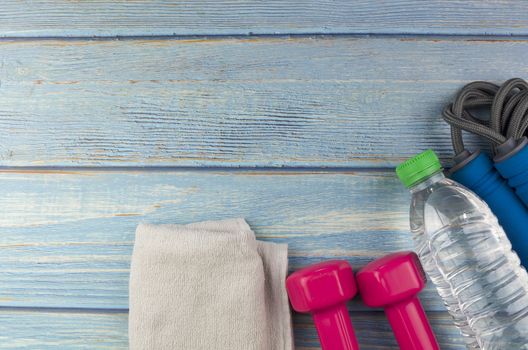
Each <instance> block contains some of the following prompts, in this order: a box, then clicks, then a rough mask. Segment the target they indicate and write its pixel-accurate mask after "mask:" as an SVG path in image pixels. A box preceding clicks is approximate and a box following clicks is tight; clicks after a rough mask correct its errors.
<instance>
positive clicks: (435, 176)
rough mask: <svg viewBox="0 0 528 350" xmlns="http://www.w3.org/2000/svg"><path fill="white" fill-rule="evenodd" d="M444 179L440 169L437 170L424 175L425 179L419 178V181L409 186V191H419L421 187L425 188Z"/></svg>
mask: <svg viewBox="0 0 528 350" xmlns="http://www.w3.org/2000/svg"><path fill="white" fill-rule="evenodd" d="M443 179H445V175H444V172H443V171H442V170H439V171H437V172H436V173H434V174H433V175H431V176H428V177H426V178H425V179H423V180H421V181H420V182H418V183H416V184H414V185H413V186H411V187H409V191H411V193H416V192H419V191H421V190H423V189H426V188H427V187H429V186H431V185H433V184H434V183H436V182H438V181H441V180H443Z"/></svg>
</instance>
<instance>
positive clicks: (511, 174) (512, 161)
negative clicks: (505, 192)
mask: <svg viewBox="0 0 528 350" xmlns="http://www.w3.org/2000/svg"><path fill="white" fill-rule="evenodd" d="M495 168H496V169H497V171H498V172H499V173H500V174H501V175H502V177H503V178H505V179H506V180H507V181H508V185H510V187H511V188H513V189H514V190H515V193H517V196H518V197H519V198H520V199H521V200H522V201H523V203H524V204H525V205H526V206H527V207H528V147H526V146H525V147H523V148H521V149H520V150H519V151H518V152H517V153H515V154H513V155H512V156H511V157H509V158H506V159H504V160H501V161H499V162H495ZM527 230H528V227H527Z"/></svg>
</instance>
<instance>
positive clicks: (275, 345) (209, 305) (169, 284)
mask: <svg viewBox="0 0 528 350" xmlns="http://www.w3.org/2000/svg"><path fill="white" fill-rule="evenodd" d="M287 267H288V257H287V246H286V245H285V244H274V243H267V242H260V241H257V240H256V239H255V234H254V233H253V231H251V229H250V227H249V225H248V224H247V223H246V221H245V220H243V219H232V220H224V221H209V222H202V223H196V224H190V225H144V224H141V225H139V226H138V228H137V230H136V241H135V244H134V253H133V255H132V265H131V272H130V301H129V304H130V314H129V341H130V349H133V350H135V349H153V350H164V349H171V350H173V349H182V350H183V349H185V350H200V349H203V350H211V349H217V350H222V349H225V350H237V349H240V350H290V349H293V340H292V331H291V321H290V312H289V305H288V298H287V295H286V289H285V279H286V274H287Z"/></svg>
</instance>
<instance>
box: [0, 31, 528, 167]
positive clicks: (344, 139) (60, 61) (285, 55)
mask: <svg viewBox="0 0 528 350" xmlns="http://www.w3.org/2000/svg"><path fill="white" fill-rule="evenodd" d="M484 53H485V54H484ZM527 53H528V41H523V40H519V41H517V40H498V41H485V40H442V39H434V40H429V39H427V40H409V39H401V40H398V39H374V40H367V39H355V38H349V37H348V38H347V37H333V38H319V39H311V38H294V39H248V40H237V39H225V40H146V41H141V40H131V41H129V40H126V41H66V42H65V41H53V40H52V41H28V42H0V62H2V64H1V68H0V81H1V87H0V96H1V105H0V165H4V166H27V165H46V166H52V165H58V166H63V165H88V166H99V165H104V166H126V165H131V166H232V167H238V166H308V167H312V166H313V167H319V166H332V167H354V166H358V167H372V166H374V167H384V166H388V167H392V166H394V165H395V164H397V163H398V162H400V161H401V160H402V159H404V158H407V157H410V156H412V155H413V154H415V153H417V152H419V151H421V150H423V149H426V148H429V147H432V148H434V149H435V150H436V151H438V152H439V154H440V155H441V156H442V157H443V158H448V157H450V156H451V154H452V150H451V142H450V137H449V130H448V127H447V125H446V124H445V123H444V122H443V121H442V120H441V118H440V113H441V111H442V109H443V107H444V105H445V104H446V103H447V102H448V101H449V100H450V98H451V97H452V96H453V95H454V93H455V92H456V91H457V90H458V89H459V88H460V87H461V86H462V85H463V84H464V83H467V82H469V81H473V80H477V79H482V80H493V81H503V80H505V79H508V78H510V77H512V76H524V75H527V73H528V68H527V66H526V64H525V62H524V57H525V56H526V54H527ZM490 62H496V64H490ZM470 146H471V147H476V146H475V143H474V142H472V143H470Z"/></svg>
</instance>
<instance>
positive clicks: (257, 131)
mask: <svg viewBox="0 0 528 350" xmlns="http://www.w3.org/2000/svg"><path fill="white" fill-rule="evenodd" d="M527 39H528V3H527V2H524V1H447V0H435V1H427V2H424V1H417V0H398V1H376V2H374V1H368V0H362V1H348V0H333V1H331V0H326V1H324V0H323V1H321V0H318V1H313V0H306V1H299V0H287V1H286V0H268V1H246V0H238V1H233V0H194V1H175V0H152V1H147V0H135V1H125V0H114V1H111V0H83V1H69V0H34V1H20V0H3V1H2V3H1V5H0V166H1V168H0V185H1V187H0V188H1V191H0V348H5V349H14V348H22V349H48V348H49V349H52V348H53V349H75V348H88V349H97V348H126V347H127V304H128V303H127V297H128V290H127V288H128V285H127V283H128V273H129V261H130V254H131V249H132V244H133V235H134V229H135V226H136V225H137V224H138V223H139V222H142V221H146V222H154V223H169V222H172V223H187V222H193V221H199V220H205V219H220V218H227V217H245V218H246V219H247V220H248V221H249V223H250V224H251V226H252V227H253V228H254V229H255V231H256V232H257V235H258V237H259V239H263V240H270V241H276V242H287V243H289V245H290V256H291V258H290V263H291V268H292V269H295V268H298V267H301V266H304V265H306V264H309V263H312V262H316V261H320V260H322V259H328V258H334V257H338V258H345V259H348V260H349V261H350V262H351V263H352V264H353V266H354V267H356V268H359V267H361V266H362V265H364V264H365V263H367V262H368V261H370V260H372V259H374V258H376V257H379V256H382V255H384V254H385V253H388V252H391V251H394V250H401V249H411V248H412V243H411V239H410V234H409V232H408V229H407V227H408V222H407V220H408V219H407V208H408V204H409V196H408V194H407V193H406V190H405V189H403V188H402V186H401V185H400V184H399V183H398V181H397V179H396V178H395V176H394V174H393V168H394V166H395V165H396V164H397V163H398V162H400V161H401V160H402V159H404V158H406V157H409V156H411V155H412V154H414V153H416V152H418V151H421V150H423V149H425V148H429V147H432V148H433V149H435V150H436V151H437V152H438V153H439V154H440V155H441V157H442V159H443V160H444V161H446V162H447V159H448V158H449V157H450V155H451V149H450V141H449V130H448V128H447V127H446V125H444V123H443V122H442V121H441V119H440V112H441V109H442V108H443V106H444V104H445V103H446V102H447V101H449V100H450V98H451V97H452V95H453V94H454V92H455V91H456V90H457V89H458V88H459V87H461V86H462V85H463V84H464V83H466V82H469V81H472V80H478V79H482V80H493V81H497V82H500V81H503V80H505V79H508V78H510V77H513V76H520V77H525V78H526V76H527V75H528V74H527V73H528V72H527V71H528V66H527V64H526V58H527V54H528V41H527ZM469 144H470V145H472V146H476V145H477V144H478V142H476V141H475V140H470V142H469ZM422 299H423V302H424V305H425V307H426V309H427V312H428V314H429V316H430V319H431V322H432V324H433V326H434V328H435V331H436V333H437V335H438V339H439V341H440V343H441V346H442V349H463V348H464V347H463V345H462V341H461V339H460V337H459V335H458V333H457V331H456V330H455V329H454V327H453V326H452V324H451V321H450V319H449V317H448V316H447V315H446V313H445V311H444V309H443V306H442V305H441V302H440V300H439V299H438V297H437V296H436V294H435V292H434V290H433V288H432V287H431V286H429V287H428V288H427V290H426V291H425V292H424V293H423V294H422ZM350 314H351V317H352V319H353V322H354V325H355V326H356V329H357V333H358V336H359V340H360V343H361V346H362V349H394V348H396V343H395V341H394V338H393V336H392V333H391V331H390V327H389V325H388V324H387V322H386V320H385V318H384V315H383V313H382V312H381V311H380V310H371V309H368V308H365V307H364V306H362V305H361V303H360V302H359V300H355V301H354V302H352V303H351V305H350ZM295 341H296V345H297V347H298V348H299V349H318V348H319V347H318V341H317V336H316V333H315V330H314V328H313V326H312V324H311V320H310V318H309V317H306V316H295Z"/></svg>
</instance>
